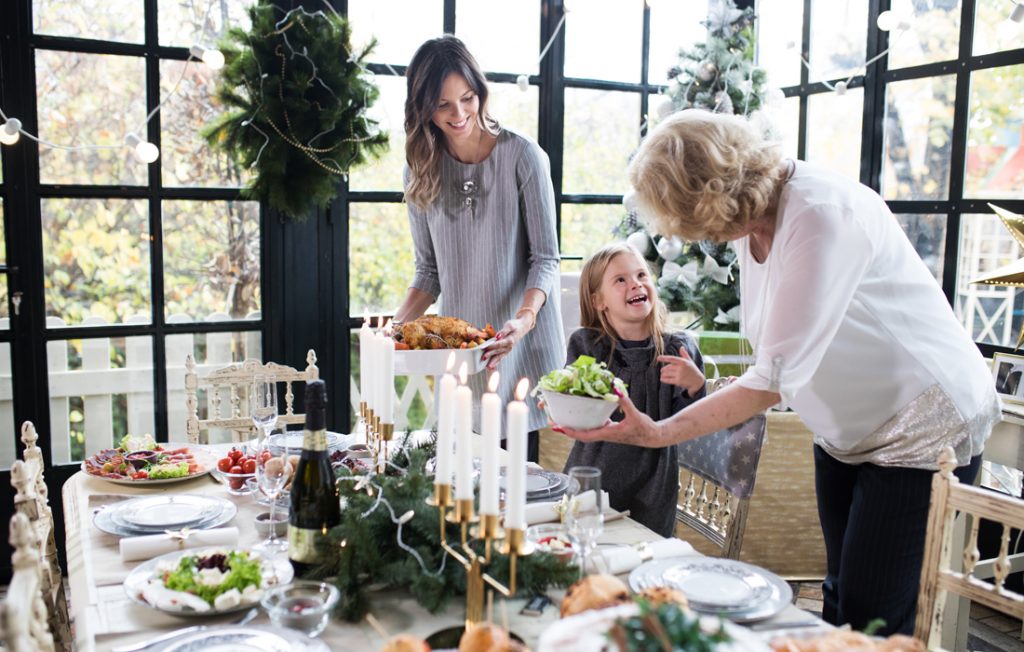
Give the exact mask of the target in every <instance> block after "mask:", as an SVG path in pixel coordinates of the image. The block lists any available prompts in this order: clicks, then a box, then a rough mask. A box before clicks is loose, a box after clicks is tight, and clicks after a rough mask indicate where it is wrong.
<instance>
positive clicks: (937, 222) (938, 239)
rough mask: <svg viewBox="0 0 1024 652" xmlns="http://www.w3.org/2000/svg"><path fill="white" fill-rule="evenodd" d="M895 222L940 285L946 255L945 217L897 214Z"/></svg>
mask: <svg viewBox="0 0 1024 652" xmlns="http://www.w3.org/2000/svg"><path fill="white" fill-rule="evenodd" d="M896 221H897V222H899V223H900V226H901V227H903V231H904V232H905V233H906V234H907V238H908V239H909V240H910V244H912V245H913V246H914V250H915V251H917V253H918V254H919V255H920V256H921V260H923V261H924V264H925V265H926V266H927V267H928V270H929V271H931V273H932V276H934V277H935V280H936V281H937V282H938V283H939V284H940V285H941V284H942V269H943V264H944V263H945V255H946V216H945V215H916V214H909V213H904V214H899V215H896Z"/></svg>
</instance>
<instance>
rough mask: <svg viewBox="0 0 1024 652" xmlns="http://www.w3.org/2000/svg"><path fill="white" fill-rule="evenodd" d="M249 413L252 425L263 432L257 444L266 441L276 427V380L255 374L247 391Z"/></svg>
mask: <svg viewBox="0 0 1024 652" xmlns="http://www.w3.org/2000/svg"><path fill="white" fill-rule="evenodd" d="M249 414H250V416H251V417H252V425H254V426H256V428H258V429H259V430H261V431H262V432H263V434H262V436H260V440H259V444H263V443H265V442H266V439H267V437H269V436H270V433H272V432H274V428H276V427H277V382H276V381H274V380H273V379H271V378H262V377H259V376H257V377H256V378H255V379H254V380H253V382H252V391H251V392H249Z"/></svg>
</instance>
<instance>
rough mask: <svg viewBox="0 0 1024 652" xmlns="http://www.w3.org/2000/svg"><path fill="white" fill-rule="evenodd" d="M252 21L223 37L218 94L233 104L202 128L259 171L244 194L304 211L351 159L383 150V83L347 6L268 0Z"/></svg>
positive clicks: (321, 200) (334, 184)
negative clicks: (357, 39)
mask: <svg viewBox="0 0 1024 652" xmlns="http://www.w3.org/2000/svg"><path fill="white" fill-rule="evenodd" d="M249 18H250V20H251V23H252V27H251V28H250V29H249V30H248V31H245V30H243V29H241V28H233V29H231V30H230V31H229V32H228V35H227V39H226V40H225V42H224V43H222V44H221V49H222V51H223V53H224V59H225V66H224V69H223V70H222V71H221V77H220V81H219V83H218V85H217V90H216V97H217V99H218V100H219V101H220V102H222V103H223V104H224V105H225V106H226V107H227V112H226V113H224V114H223V115H222V116H221V117H219V118H218V119H217V120H215V121H214V122H213V123H212V124H210V125H209V126H207V127H206V129H205V130H204V131H203V136H204V137H205V138H206V139H207V141H208V142H209V143H210V144H211V145H212V146H214V147H217V148H219V149H221V150H223V151H225V152H227V153H228V154H229V155H230V156H232V157H233V158H235V159H236V160H237V161H238V162H239V163H240V164H241V165H242V166H244V167H245V168H247V169H252V170H253V171H254V173H255V174H254V176H253V178H252V180H251V182H250V183H249V184H248V186H247V187H246V188H245V191H244V196H246V197H250V198H254V199H259V200H261V201H266V202H267V203H268V204H269V205H270V206H271V207H272V208H275V209H277V210H279V211H281V212H282V213H284V214H286V215H288V216H290V217H292V218H297V219H304V218H305V217H306V216H307V215H308V214H309V212H310V211H311V210H313V209H314V208H315V207H323V206H326V205H327V203H328V202H329V201H330V200H331V199H333V198H334V197H335V195H336V194H337V192H338V186H339V183H340V181H341V179H342V177H345V176H346V175H347V174H348V172H349V170H350V169H352V167H354V166H357V165H359V164H361V163H364V162H366V161H367V159H368V158H370V157H377V156H379V155H380V154H381V153H382V152H383V151H384V150H385V149H386V147H387V144H388V140H387V134H386V133H385V132H383V131H381V130H380V128H379V126H378V124H377V122H376V121H375V120H373V119H372V118H369V117H368V116H367V115H366V111H367V109H368V108H369V107H370V106H372V105H373V103H374V102H375V101H376V100H377V97H378V94H379V91H378V90H377V87H376V86H375V85H374V84H373V82H372V81H371V75H370V74H369V73H368V71H367V68H366V66H365V63H364V62H365V60H366V57H367V55H368V54H369V52H370V51H371V49H372V47H373V46H374V45H375V42H371V43H370V45H368V46H367V47H366V48H364V49H363V50H362V51H356V50H353V49H352V45H351V29H350V27H349V24H348V21H347V20H346V19H345V18H344V17H343V16H341V15H339V14H337V13H334V12H333V11H331V12H324V11H315V12H311V11H308V10H306V9H304V8H301V7H298V8H295V9H292V10H290V11H288V12H282V10H281V9H279V8H278V7H276V6H275V5H274V4H273V3H272V2H269V1H267V0H260V2H258V3H257V4H255V5H253V6H252V7H251V8H250V9H249Z"/></svg>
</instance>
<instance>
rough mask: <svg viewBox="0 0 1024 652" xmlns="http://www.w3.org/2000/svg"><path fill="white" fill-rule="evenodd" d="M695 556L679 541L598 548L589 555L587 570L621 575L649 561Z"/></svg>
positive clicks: (689, 546) (695, 552) (663, 540)
mask: <svg viewBox="0 0 1024 652" xmlns="http://www.w3.org/2000/svg"><path fill="white" fill-rule="evenodd" d="M696 554H699V553H697V551H695V550H694V549H693V546H691V545H690V544H688V543H686V542H685V541H683V540H681V539H662V540H661V541H651V542H650V543H640V544H636V545H632V546H599V547H598V548H597V549H596V550H595V551H594V552H593V553H591V555H590V560H589V562H588V564H587V569H588V571H589V572H591V573H608V574H610V575H621V574H622V573H628V572H630V571H631V570H633V569H634V568H636V567H637V566H639V565H640V564H642V563H643V562H645V561H650V560H651V559H664V558H666V557H683V556H686V555H696Z"/></svg>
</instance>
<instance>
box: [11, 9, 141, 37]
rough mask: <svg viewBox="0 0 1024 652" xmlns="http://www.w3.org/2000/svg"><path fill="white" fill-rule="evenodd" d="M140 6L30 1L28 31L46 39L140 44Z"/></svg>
mask: <svg viewBox="0 0 1024 652" xmlns="http://www.w3.org/2000/svg"><path fill="white" fill-rule="evenodd" d="M143 5H144V3H143V0H129V1H128V2H125V1H124V0H122V1H121V2H111V1H110V0H32V29H33V31H34V32H35V33H36V34H48V35H50V36H70V37H75V38H91V39H98V40H101V41H124V42H127V43H142V42H143V41H144V40H145V35H144V33H143V29H142V24H143V22H144V20H145V16H144V15H143ZM8 20H10V18H9V17H8Z"/></svg>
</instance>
